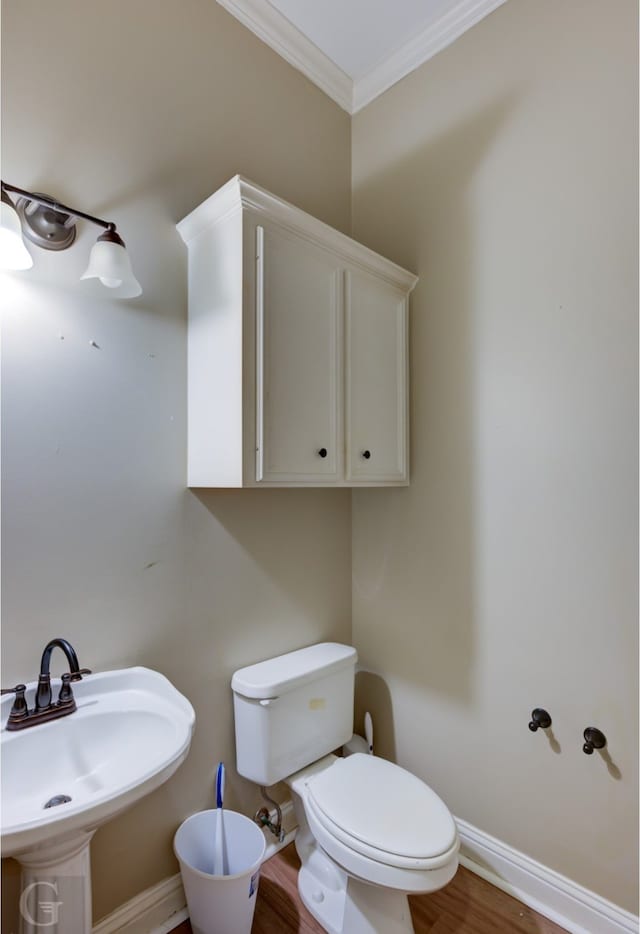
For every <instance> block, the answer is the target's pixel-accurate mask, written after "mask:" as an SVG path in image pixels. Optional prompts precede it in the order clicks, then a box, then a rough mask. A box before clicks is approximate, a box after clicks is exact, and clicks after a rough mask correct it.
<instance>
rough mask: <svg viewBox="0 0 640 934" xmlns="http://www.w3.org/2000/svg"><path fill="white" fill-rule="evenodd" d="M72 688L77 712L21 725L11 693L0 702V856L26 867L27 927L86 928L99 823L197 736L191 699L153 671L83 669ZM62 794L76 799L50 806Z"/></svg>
mask: <svg viewBox="0 0 640 934" xmlns="http://www.w3.org/2000/svg"><path fill="white" fill-rule="evenodd" d="M35 686H36V685H35V682H34V683H32V684H30V685H28V691H27V700H28V701H29V706H30V707H31V706H32V702H33V694H34V691H35ZM54 690H55V688H54ZM73 693H74V695H75V698H76V704H77V708H78V709H77V710H76V711H75V712H74V713H72V714H70V715H69V716H67V717H63V718H61V719H59V720H52V721H50V722H48V723H42V724H40V725H38V726H32V727H27V728H26V729H23V730H19V731H15V732H9V731H8V730H7V729H6V722H7V717H8V715H9V710H10V709H11V704H12V702H13V698H12V697H11V696H7V697H4V698H3V700H2V704H1V706H0V716H1V723H2V729H1V731H0V743H1V748H0V753H1V757H2V758H1V790H2V809H1V812H0V832H1V842H2V855H3V856H13V857H15V858H16V859H17V860H18V862H20V864H21V866H22V885H21V892H22V895H21V900H20V916H21V934H37V932H41V931H43V930H46V931H47V934H90V932H91V924H92V922H91V878H90V868H89V843H90V841H91V837H92V836H93V833H94V831H95V830H96V828H97V827H98V826H99V825H100V824H102V823H104V822H105V821H107V820H109V819H110V818H111V817H113V816H114V815H115V814H117V813H118V812H120V811H122V810H124V809H125V808H127V807H129V805H131V804H133V803H134V802H135V801H138V800H139V799H140V798H142V797H144V795H147V794H149V792H151V791H153V790H154V789H155V788H158V786H159V785H161V784H162V783H163V782H165V781H166V780H167V779H168V778H169V777H170V776H171V775H173V773H174V772H175V771H176V769H177V768H178V766H179V765H180V764H181V763H182V762H183V761H184V759H185V758H186V756H187V753H188V751H189V746H190V744H191V737H192V734H193V727H194V723H195V714H194V711H193V707H192V706H191V704H190V703H189V701H188V700H187V699H186V698H185V697H183V695H182V694H180V692H179V691H177V690H176V689H175V688H174V687H173V685H172V684H171V683H170V682H169V681H168V680H167V679H166V678H165V677H164V675H161V674H159V673H158V672H156V671H151V670H150V669H148V668H125V669H123V670H121V671H106V672H102V673H99V674H92V675H86V676H85V678H84V679H83V680H82V681H80V682H77V683H76V684H74V685H73ZM58 796H64V797H66V798H69V799H70V800H69V801H64V802H63V803H61V804H56V805H54V806H53V807H48V808H45V805H46V804H47V802H49V801H51V799H53V798H56V797H58Z"/></svg>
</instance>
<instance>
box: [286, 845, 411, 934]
mask: <svg viewBox="0 0 640 934" xmlns="http://www.w3.org/2000/svg"><path fill="white" fill-rule="evenodd" d="M296 849H297V850H298V855H299V857H300V861H301V863H302V866H301V868H300V872H299V873H298V891H299V893H300V898H301V899H302V903H303V904H304V906H305V907H306V908H307V910H308V911H309V912H310V914H312V915H313V917H314V918H315V919H316V921H318V923H319V924H321V925H322V927H323V928H324V929H325V931H327V932H328V934H382V932H384V934H413V931H414V928H413V923H412V921H411V912H410V910H409V900H408V898H407V896H406V895H405V893H404V892H399V891H397V890H395V889H387V888H383V887H380V886H376V885H370V884H369V883H367V882H362V881H360V880H359V879H355V878H354V877H353V876H350V875H348V874H347V873H346V872H344V870H342V869H341V868H340V867H339V866H337V865H336V863H335V862H334V861H333V860H332V859H330V858H329V857H328V856H327V855H326V853H325V852H324V850H322V848H321V847H320V846H319V845H318V843H317V842H316V840H315V839H314V837H313V835H312V834H311V833H310V831H309V830H307V831H306V832H305V831H302V832H300V831H299V832H298V836H297V837H296Z"/></svg>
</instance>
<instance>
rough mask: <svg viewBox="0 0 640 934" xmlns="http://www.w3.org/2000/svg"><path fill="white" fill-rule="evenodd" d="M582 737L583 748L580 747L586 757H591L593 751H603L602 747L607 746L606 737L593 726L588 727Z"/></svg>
mask: <svg viewBox="0 0 640 934" xmlns="http://www.w3.org/2000/svg"><path fill="white" fill-rule="evenodd" d="M583 736H584V746H583V747H582V751H583V752H584V753H585V755H587V756H591V755H593V750H594V749H604V747H605V746H606V745H607V737H606V736H605V735H604V733H603V732H602V731H601V730H598V729H597V728H596V727H595V726H588V727H587V728H586V730H585V731H584V733H583Z"/></svg>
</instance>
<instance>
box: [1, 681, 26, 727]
mask: <svg viewBox="0 0 640 934" xmlns="http://www.w3.org/2000/svg"><path fill="white" fill-rule="evenodd" d="M26 690H27V685H26V684H16V686H15V687H14V688H9V689H8V690H3V691H2V693H3V694H15V695H16V699H15V700H14V702H13V707H12V708H11V710H10V711H9V721H10V722H11V723H15V722H16V720H24V718H25V717H26V716H27V714H28V712H29V708H28V707H27V701H26V699H25V696H24V692H25V691H26ZM9 721H8V722H9Z"/></svg>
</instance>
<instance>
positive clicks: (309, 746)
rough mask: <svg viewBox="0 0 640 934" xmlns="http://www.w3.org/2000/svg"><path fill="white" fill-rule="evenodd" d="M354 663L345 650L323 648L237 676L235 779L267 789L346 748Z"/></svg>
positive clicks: (350, 650) (336, 645) (323, 645)
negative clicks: (343, 745) (343, 747)
mask: <svg viewBox="0 0 640 934" xmlns="http://www.w3.org/2000/svg"><path fill="white" fill-rule="evenodd" d="M357 660H358V656H357V654H356V650H355V649H354V648H352V647H351V646H350V645H340V644H339V643H337V642H322V643H320V644H318V645H310V646H308V647H307V648H306V649H298V650H297V651H295V652H288V653H287V654H286V655H279V656H278V657H277V658H270V659H267V660H266V661H264V662H258V664H256V665H249V666H248V667H247V668H241V669H240V670H239V671H236V673H235V674H234V676H233V678H232V679H231V688H232V690H233V709H234V716H235V727H236V765H237V769H238V772H239V773H240V775H244V776H245V778H249V779H251V780H252V781H254V782H256V783H257V784H258V785H273V784H275V783H276V782H279V781H281V780H282V779H283V778H286V777H287V776H289V775H293V773H294V772H297V771H298V770H299V769H302V768H304V766H306V765H310V764H311V763H312V762H315V761H316V759H320V758H322V756H325V755H327V753H329V752H333V750H334V749H337V748H338V747H339V746H342V744H343V743H346V742H347V740H348V739H350V737H351V735H352V733H353V687H354V678H355V666H356V661H357Z"/></svg>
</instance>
